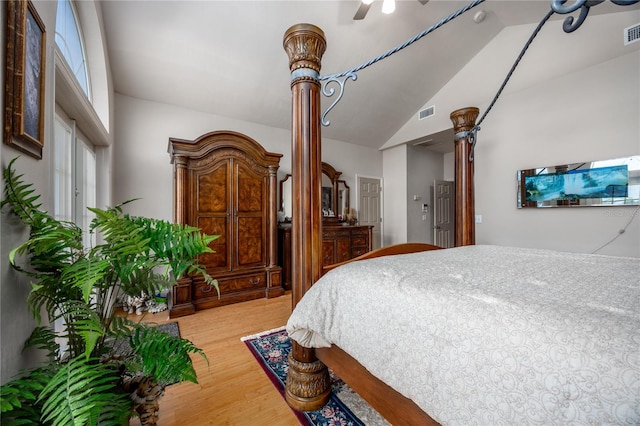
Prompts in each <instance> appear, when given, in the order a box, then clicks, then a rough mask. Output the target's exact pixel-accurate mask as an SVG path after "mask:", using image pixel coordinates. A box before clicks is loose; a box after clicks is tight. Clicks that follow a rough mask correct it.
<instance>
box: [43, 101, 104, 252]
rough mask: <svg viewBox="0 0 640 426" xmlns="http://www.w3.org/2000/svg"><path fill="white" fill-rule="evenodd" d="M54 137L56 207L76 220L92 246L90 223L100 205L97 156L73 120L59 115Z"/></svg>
mask: <svg viewBox="0 0 640 426" xmlns="http://www.w3.org/2000/svg"><path fill="white" fill-rule="evenodd" d="M54 132H55V139H54V148H53V150H54V176H53V186H54V190H53V196H54V200H53V206H54V216H55V218H56V219H58V220H66V221H70V222H74V223H76V224H77V225H78V226H79V227H80V228H81V229H82V232H83V235H84V240H83V243H84V246H85V247H89V246H91V245H92V243H93V242H92V241H91V240H90V234H89V225H90V224H91V220H92V219H93V217H94V215H93V213H92V212H91V211H89V210H88V209H87V207H95V206H96V155H95V152H94V150H93V147H92V146H91V145H90V144H88V143H87V141H86V138H85V137H84V135H82V133H81V132H79V131H78V130H77V128H76V126H75V123H74V122H73V120H70V119H69V118H67V117H66V116H64V113H63V112H61V111H60V112H59V113H57V114H56V119H55V126H54Z"/></svg>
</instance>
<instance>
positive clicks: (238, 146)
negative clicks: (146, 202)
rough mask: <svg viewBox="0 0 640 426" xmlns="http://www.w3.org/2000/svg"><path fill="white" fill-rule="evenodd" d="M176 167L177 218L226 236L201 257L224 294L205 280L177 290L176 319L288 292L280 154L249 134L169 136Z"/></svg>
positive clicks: (173, 301)
mask: <svg viewBox="0 0 640 426" xmlns="http://www.w3.org/2000/svg"><path fill="white" fill-rule="evenodd" d="M169 154H170V155H171V162H172V163H173V165H174V208H175V210H174V220H175V221H176V222H177V223H184V224H188V225H192V226H196V227H198V228H200V229H201V230H202V232H204V233H206V234H210V235H219V236H220V237H219V238H218V239H216V240H215V241H213V243H212V244H211V248H212V249H213V250H214V251H215V252H214V253H209V254H206V255H202V256H201V257H200V259H199V261H200V264H201V265H202V266H204V267H205V268H206V270H207V272H208V273H209V274H210V275H211V276H212V277H213V278H215V279H217V280H218V284H219V287H220V296H219V297H218V293H217V292H216V289H215V288H214V287H211V286H209V285H208V284H206V283H205V282H204V281H203V280H202V278H201V277H198V276H194V277H185V278H183V279H181V280H180V281H179V282H178V284H176V285H174V287H173V289H172V292H171V307H170V313H169V316H170V317H171V318H174V317H179V316H183V315H189V314H192V313H194V312H195V311H196V310H199V309H206V308H212V307H215V306H220V305H226V304H230V303H236V302H241V301H245V300H251V299H258V298H262V297H265V296H266V297H276V296H281V295H282V294H284V288H283V287H282V276H281V268H280V267H279V266H278V265H277V226H278V223H277V216H276V214H277V206H276V192H277V190H276V184H277V182H276V172H277V170H278V167H279V165H280V158H281V157H282V155H281V154H274V153H271V152H267V151H266V150H265V149H264V148H263V147H262V145H260V144H259V143H258V142H256V141H255V140H253V139H251V138H250V137H248V136H246V135H243V134H241V133H237V132H231V131H216V132H211V133H207V134H204V135H202V136H200V137H199V138H197V139H195V140H192V141H191V140H183V139H175V138H171V139H169Z"/></svg>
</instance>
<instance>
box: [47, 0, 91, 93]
mask: <svg viewBox="0 0 640 426" xmlns="http://www.w3.org/2000/svg"><path fill="white" fill-rule="evenodd" d="M56 45H57V46H58V49H60V51H61V52H62V55H63V56H64V59H65V60H66V61H67V64H68V65H69V67H70V68H71V71H72V72H73V75H74V76H75V77H76V80H77V81H78V83H79V84H80V87H82V90H83V91H84V93H85V95H87V98H88V99H91V92H90V90H89V87H90V86H89V74H88V72H87V61H86V59H85V58H86V55H85V50H84V43H83V38H82V31H81V28H80V25H79V21H78V19H77V17H76V12H75V9H74V7H73V4H72V3H71V2H70V1H69V0H58V10H57V13H56Z"/></svg>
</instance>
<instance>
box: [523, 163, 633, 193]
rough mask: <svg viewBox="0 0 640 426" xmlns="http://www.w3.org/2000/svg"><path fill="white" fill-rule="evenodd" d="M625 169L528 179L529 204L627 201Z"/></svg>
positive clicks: (558, 174) (562, 172) (547, 174)
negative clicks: (604, 200) (581, 200)
mask: <svg viewBox="0 0 640 426" xmlns="http://www.w3.org/2000/svg"><path fill="white" fill-rule="evenodd" d="M628 186H629V171H628V168H627V166H626V165H620V166H609V167H599V168H591V169H582V170H581V169H577V170H568V171H560V172H555V173H546V174H536V175H532V176H525V188H526V196H525V200H526V201H535V202H539V201H552V200H569V201H572V200H579V199H585V198H614V197H627V196H628Z"/></svg>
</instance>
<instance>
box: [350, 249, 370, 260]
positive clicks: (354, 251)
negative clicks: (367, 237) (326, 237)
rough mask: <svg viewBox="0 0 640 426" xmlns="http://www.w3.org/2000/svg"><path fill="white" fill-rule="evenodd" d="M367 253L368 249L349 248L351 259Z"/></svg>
mask: <svg viewBox="0 0 640 426" xmlns="http://www.w3.org/2000/svg"><path fill="white" fill-rule="evenodd" d="M368 252H369V247H352V248H351V258H352V259H353V258H354V257H358V256H362V255H363V254H365V253H368Z"/></svg>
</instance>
